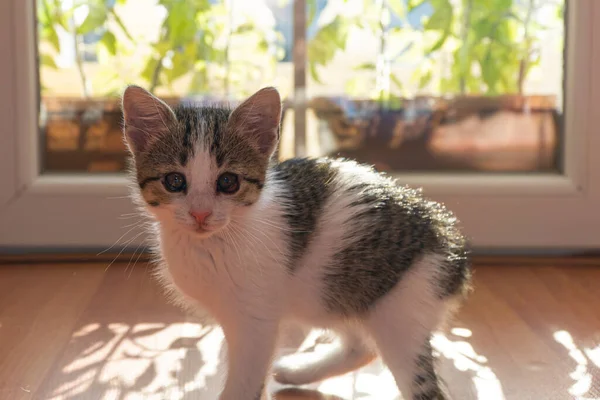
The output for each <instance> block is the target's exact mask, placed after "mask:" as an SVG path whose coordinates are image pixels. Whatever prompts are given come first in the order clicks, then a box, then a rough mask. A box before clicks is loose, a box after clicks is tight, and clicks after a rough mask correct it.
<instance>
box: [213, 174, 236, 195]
mask: <svg viewBox="0 0 600 400" xmlns="http://www.w3.org/2000/svg"><path fill="white" fill-rule="evenodd" d="M238 190H240V181H239V180H238V176H237V175H236V174H232V173H231V172H225V173H224V174H221V176H219V179H217V192H221V193H225V194H233V193H235V192H237V191H238Z"/></svg>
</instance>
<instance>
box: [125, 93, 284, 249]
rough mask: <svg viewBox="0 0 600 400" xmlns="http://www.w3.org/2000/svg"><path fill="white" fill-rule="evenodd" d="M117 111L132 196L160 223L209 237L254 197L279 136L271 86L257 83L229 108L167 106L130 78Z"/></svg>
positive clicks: (277, 103) (275, 99)
mask: <svg viewBox="0 0 600 400" xmlns="http://www.w3.org/2000/svg"><path fill="white" fill-rule="evenodd" d="M123 115H124V120H125V121H124V135H125V140H126V143H127V146H128V148H129V151H130V153H131V155H132V156H133V167H134V173H135V180H136V183H137V187H139V192H137V193H136V194H139V196H136V197H137V198H138V200H140V201H141V202H142V204H143V205H145V206H146V207H147V209H148V210H149V211H150V213H151V214H153V215H154V217H155V218H156V219H157V220H158V221H159V222H160V223H161V224H164V225H165V226H167V225H168V226H171V227H175V228H181V229H186V230H189V231H193V232H196V233H197V234H198V235H199V236H200V237H208V236H210V235H211V234H213V233H214V232H217V231H219V230H220V229H222V228H224V227H225V226H227V224H229V222H230V221H231V219H232V218H235V217H241V216H242V215H243V214H244V213H245V212H246V210H247V209H248V207H250V206H252V204H254V203H255V202H256V201H258V199H259V197H260V193H261V190H262V188H263V185H264V183H265V177H266V171H267V167H268V164H269V160H270V158H271V155H272V153H273V151H274V150H275V147H276V145H277V141H278V137H279V124H280V118H281V100H280V97H279V93H278V92H277V90H276V89H274V88H264V89H262V90H260V91H258V92H257V93H255V94H254V95H252V96H251V97H250V98H248V99H247V100H246V101H244V102H243V103H242V104H241V105H239V106H238V107H237V108H235V109H234V110H231V109H228V108H219V107H190V106H180V107H178V108H175V109H171V108H170V107H169V106H168V105H167V104H165V103H164V102H163V101H161V100H159V99H158V98H156V97H154V96H153V95H152V94H150V93H149V92H147V91H146V90H144V89H142V88H140V87H137V86H130V87H128V88H127V89H126V90H125V93H124V94H123ZM136 191H137V189H136Z"/></svg>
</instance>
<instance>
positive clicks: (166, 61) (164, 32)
mask: <svg viewBox="0 0 600 400" xmlns="http://www.w3.org/2000/svg"><path fill="white" fill-rule="evenodd" d="M65 3H66V2H64V1H60V0H38V2H37V13H38V21H39V31H40V36H39V38H40V41H41V42H43V43H48V44H49V45H50V46H47V47H49V48H50V49H51V51H50V52H48V51H44V52H41V53H40V62H41V63H42V65H43V66H46V67H50V68H56V65H57V59H58V57H59V56H60V54H61V52H62V50H63V49H61V41H60V40H59V34H58V31H59V30H62V31H63V32H66V33H69V34H71V35H73V37H74V38H75V44H74V46H76V48H75V54H76V58H78V60H77V61H78V62H77V64H78V69H79V72H80V75H82V76H83V75H85V70H84V68H83V60H82V59H81V58H80V57H81V56H80V53H81V48H80V47H81V43H82V42H83V37H84V35H86V34H89V33H93V34H97V35H101V38H100V41H99V45H100V46H102V47H103V49H101V51H102V53H103V54H104V56H105V57H103V59H102V60H101V63H103V64H104V65H105V66H107V67H108V69H109V70H108V71H104V75H107V76H108V77H109V78H110V79H111V80H114V79H119V76H118V74H117V73H116V72H115V71H114V69H115V68H114V67H115V66H116V64H117V63H118V62H119V61H120V62H123V59H126V58H127V56H130V55H131V53H132V51H131V49H129V50H128V49H126V46H120V45H119V41H120V38H123V37H126V38H127V39H128V40H129V41H130V48H131V47H133V48H136V47H138V46H147V47H149V51H147V52H146V53H147V57H146V59H144V60H141V61H142V62H141V63H140V62H139V61H138V60H135V62H134V63H135V64H136V65H137V64H139V68H140V70H139V71H137V73H135V76H136V77H139V78H141V80H143V81H144V82H145V83H146V86H147V88H148V89H149V90H151V91H155V90H156V89H157V88H159V87H167V88H170V89H171V90H172V85H173V84H174V83H175V82H176V81H177V80H178V79H180V78H182V77H184V76H186V77H190V78H191V79H189V81H190V83H189V89H188V91H189V92H191V93H194V94H205V93H220V94H222V95H225V96H228V95H229V94H230V93H231V92H232V91H234V92H236V94H244V93H243V89H242V87H243V84H245V83H247V82H248V81H251V80H256V79H258V78H260V76H261V75H264V74H265V66H266V65H268V66H270V67H271V70H273V69H274V68H275V65H276V62H277V61H279V60H280V59H281V58H282V57H283V49H282V46H281V45H282V41H283V39H282V36H281V35H280V34H279V33H278V32H276V31H275V29H274V25H273V24H270V23H269V20H268V18H267V19H264V18H256V16H254V17H253V16H252V15H246V14H244V15H242V16H239V15H238V16H237V18H236V23H235V24H234V18H233V15H232V11H231V7H228V2H227V1H225V0H221V1H217V2H215V1H209V0H158V1H157V5H158V7H161V8H163V9H164V10H165V11H166V12H165V13H164V15H165V17H164V19H163V21H162V24H161V26H160V31H159V34H158V35H157V38H156V40H154V41H152V42H150V43H147V42H145V41H144V38H140V39H138V38H133V37H132V35H131V34H130V33H129V30H128V29H127V21H123V20H121V18H119V15H118V8H119V7H120V6H126V5H127V3H128V0H116V2H114V1H108V0H79V1H78V0H74V1H73V3H72V5H70V6H69V7H65ZM78 9H82V11H83V12H84V13H85V14H86V17H85V19H84V20H83V22H82V23H80V24H76V23H75V19H74V18H73V16H74V14H75V13H76V12H77V11H78ZM240 21H241V22H240ZM265 21H266V22H265ZM116 30H120V31H121V32H120V33H122V34H123V35H119V34H118V33H117V32H116ZM118 38H119V39H118ZM234 46H235V54H233V53H234V52H233V51H232V48H233V47H234ZM47 47H46V48H47ZM131 61H132V60H129V62H131ZM111 67H112V69H113V71H112V72H111V71H110V68H111ZM130 67H131V66H130ZM99 75H102V74H99ZM100 78H101V77H100ZM126 83H129V82H121V84H120V86H123V85H125V84H126ZM137 83H138V84H141V82H137ZM114 86H115V85H114V83H113V85H112V87H114ZM106 90H107V91H108V92H107V93H103V94H110V90H111V89H108V88H107V89H106ZM84 95H87V93H84Z"/></svg>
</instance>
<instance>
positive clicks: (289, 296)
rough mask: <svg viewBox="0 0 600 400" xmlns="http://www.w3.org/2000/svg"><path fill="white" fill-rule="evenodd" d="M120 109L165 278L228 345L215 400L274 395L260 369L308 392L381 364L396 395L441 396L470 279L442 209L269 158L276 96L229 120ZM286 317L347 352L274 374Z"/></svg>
mask: <svg viewBox="0 0 600 400" xmlns="http://www.w3.org/2000/svg"><path fill="white" fill-rule="evenodd" d="M123 112H124V118H125V125H124V133H125V139H126V142H127V145H128V148H129V150H130V152H131V154H132V156H133V161H134V162H133V173H134V181H135V183H136V188H135V193H134V197H135V199H136V201H138V202H139V204H141V205H142V208H143V209H145V210H147V212H149V214H150V215H151V216H152V217H153V218H154V220H155V221H156V224H155V226H156V232H157V242H158V246H157V248H158V251H157V252H158V254H159V256H160V259H161V261H162V262H161V263H160V264H161V266H160V267H159V270H158V275H159V278H160V280H161V281H162V282H163V283H164V285H165V287H166V288H167V289H169V290H171V291H172V292H173V293H175V294H176V296H177V298H178V299H179V300H180V302H181V303H182V304H184V305H187V306H190V307H192V308H195V307H203V308H204V309H206V310H207V311H208V312H210V313H211V314H212V316H213V317H214V319H215V320H216V321H217V322H218V323H219V324H220V325H221V327H222V329H223V332H224V334H225V339H226V342H227V345H228V354H229V361H228V376H227V380H226V382H225V387H224V390H223V392H222V393H221V395H220V399H221V400H245V399H248V400H254V399H266V398H269V395H268V394H267V393H266V390H265V380H266V377H267V375H268V374H269V372H272V373H273V374H274V376H275V379H276V380H277V381H279V382H282V383H286V384H295V385H302V384H307V383H310V382H315V381H319V380H322V379H324V378H327V377H331V376H334V375H339V374H343V373H346V372H349V371H352V370H354V369H356V368H359V367H361V366H363V365H365V364H367V363H369V362H370V361H372V360H373V359H374V358H375V357H376V355H380V356H381V357H382V358H383V361H384V362H385V363H386V365H387V366H388V367H389V369H390V370H391V372H392V374H393V376H394V378H395V380H396V383H397V385H398V388H399V389H400V391H401V392H402V394H403V396H404V398H405V399H407V400H412V399H414V400H416V399H444V398H446V394H444V393H443V390H442V388H441V385H440V381H439V379H438V377H437V375H436V373H435V370H434V365H433V356H432V349H431V345H430V337H431V334H432V332H433V331H434V330H435V329H436V328H438V327H439V325H440V324H441V323H442V322H443V320H444V319H445V318H446V317H447V316H448V315H449V313H450V312H451V311H452V310H453V308H454V306H455V305H457V304H458V303H459V302H460V300H461V299H462V298H463V297H464V296H465V295H466V294H467V292H468V289H469V282H470V278H471V270H470V265H469V261H468V251H467V246H466V241H465V238H464V236H463V235H462V234H461V233H460V232H459V230H458V228H457V227H456V223H457V221H456V219H455V217H454V216H453V215H452V214H451V213H450V212H449V211H447V210H446V209H445V208H444V207H443V206H442V205H440V204H437V203H435V202H432V201H428V200H426V199H424V198H422V197H421V194H420V192H419V191H415V190H412V189H409V188H405V187H401V186H398V185H396V184H395V182H394V181H392V180H390V179H389V178H387V177H385V176H383V175H381V174H378V173H377V172H375V171H374V170H372V169H371V168H369V167H366V166H362V165H359V164H357V163H355V162H352V161H345V160H335V159H292V160H289V161H285V162H282V163H275V162H272V161H271V155H272V153H273V152H274V150H275V147H276V145H277V142H278V138H279V126H280V118H281V101H280V97H279V93H278V92H277V90H275V89H274V88H264V89H262V90H260V91H258V92H257V93H255V94H254V95H253V96H251V97H250V98H248V99H247V100H246V101H245V102H243V103H242V104H241V105H239V106H238V107H237V108H235V109H234V110H230V109H226V108H219V107H201V108H200V107H191V106H180V107H179V108H176V109H171V108H170V107H169V106H168V105H167V104H165V103H164V102H162V101H161V100H159V99H158V98H156V97H154V96H153V95H151V94H150V93H148V92H147V91H145V90H144V89H141V88H139V87H136V86H130V87H128V88H127V89H126V91H125V93H124V95H123ZM288 320H295V321H300V322H303V323H306V324H309V325H310V326H314V327H322V328H328V329H332V330H334V331H335V332H336V333H337V334H338V335H339V337H340V341H339V343H338V345H337V346H333V347H332V348H331V349H330V351H329V352H326V353H325V354H322V355H319V354H317V353H314V354H313V355H307V354H306V353H305V354H300V353H299V354H292V355H289V356H286V357H284V358H282V359H280V360H278V361H276V362H275V364H274V365H273V366H272V365H271V363H272V358H273V357H274V354H275V351H276V346H277V340H278V332H279V330H280V327H281V324H282V323H283V322H285V321H288Z"/></svg>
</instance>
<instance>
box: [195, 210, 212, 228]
mask: <svg viewBox="0 0 600 400" xmlns="http://www.w3.org/2000/svg"><path fill="white" fill-rule="evenodd" d="M190 214H191V215H192V217H194V219H195V220H196V222H197V223H198V224H199V225H202V224H203V223H204V221H205V220H206V218H208V217H209V216H210V214H211V213H210V211H191V212H190Z"/></svg>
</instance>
